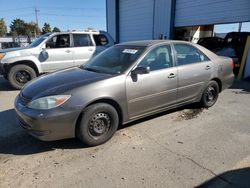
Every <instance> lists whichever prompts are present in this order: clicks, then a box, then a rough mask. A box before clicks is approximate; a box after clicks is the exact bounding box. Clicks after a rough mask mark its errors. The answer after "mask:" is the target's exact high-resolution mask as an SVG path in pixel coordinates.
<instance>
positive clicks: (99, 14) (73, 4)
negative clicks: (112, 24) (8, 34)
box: [0, 0, 106, 31]
mask: <svg viewBox="0 0 250 188" xmlns="http://www.w3.org/2000/svg"><path fill="white" fill-rule="evenodd" d="M35 8H36V9H37V10H38V25H39V27H40V28H42V27H43V24H44V22H47V23H49V24H50V26H51V28H52V29H53V27H58V28H59V29H60V30H61V31H66V30H83V29H86V28H88V27H91V28H95V29H96V30H106V0H0V18H4V20H5V22H6V25H7V27H8V31H9V25H10V24H11V21H12V20H13V19H15V18H20V19H23V20H24V21H26V22H31V21H33V22H35V21H36V17H35Z"/></svg>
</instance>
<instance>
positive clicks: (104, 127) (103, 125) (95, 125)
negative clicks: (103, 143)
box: [89, 113, 111, 137]
mask: <svg viewBox="0 0 250 188" xmlns="http://www.w3.org/2000/svg"><path fill="white" fill-rule="evenodd" d="M110 125H111V123H110V117H109V115H108V114H106V113H98V114H95V115H94V116H93V117H92V119H91V120H90V121H89V133H90V135H91V136H93V137H99V136H102V135H104V134H106V133H107V132H108V131H109V129H110Z"/></svg>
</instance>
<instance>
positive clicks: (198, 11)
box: [175, 0, 250, 27]
mask: <svg viewBox="0 0 250 188" xmlns="http://www.w3.org/2000/svg"><path fill="white" fill-rule="evenodd" d="M243 21H250V0H206V1H205V0H176V11H175V26H176V27H180V26H193V25H207V24H221V23H232V22H243Z"/></svg>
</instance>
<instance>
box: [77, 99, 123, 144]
mask: <svg viewBox="0 0 250 188" xmlns="http://www.w3.org/2000/svg"><path fill="white" fill-rule="evenodd" d="M118 125H119V117H118V113H117V111H116V109H115V108H114V107H113V106H111V105H109V104H106V103H97V104H93V105H91V106H89V107H87V108H86V109H85V110H84V112H83V114H82V119H81V122H80V124H79V126H78V129H77V132H76V133H77V137H78V138H79V139H80V140H81V141H82V142H83V143H84V144H85V145H87V146H96V145H100V144H103V143H105V142H106V141H108V140H109V139H110V138H111V137H112V136H113V134H114V133H115V131H116V130H117V128H118Z"/></svg>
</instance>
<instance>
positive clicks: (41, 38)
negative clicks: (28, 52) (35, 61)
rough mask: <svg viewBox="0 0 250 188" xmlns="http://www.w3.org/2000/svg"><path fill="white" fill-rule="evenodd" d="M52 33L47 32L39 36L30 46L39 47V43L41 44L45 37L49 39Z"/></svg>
mask: <svg viewBox="0 0 250 188" xmlns="http://www.w3.org/2000/svg"><path fill="white" fill-rule="evenodd" d="M50 35H51V33H46V34H44V35H42V36H40V37H39V38H37V39H36V40H34V41H33V42H32V43H31V44H30V45H29V47H37V46H38V45H39V44H41V43H42V42H43V41H44V40H45V39H47V38H48V37H49V36H50Z"/></svg>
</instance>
